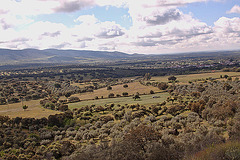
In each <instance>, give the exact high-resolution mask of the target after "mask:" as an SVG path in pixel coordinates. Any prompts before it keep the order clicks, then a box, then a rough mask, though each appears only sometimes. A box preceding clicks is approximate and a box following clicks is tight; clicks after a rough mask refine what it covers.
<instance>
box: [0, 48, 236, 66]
mask: <svg viewBox="0 0 240 160" xmlns="http://www.w3.org/2000/svg"><path fill="white" fill-rule="evenodd" d="M231 55H235V56H236V55H240V51H215V52H193V53H181V54H165V55H156V54H153V55H146V54H145V55H144V54H127V53H123V52H107V51H90V50H58V49H45V50H38V49H23V50H11V49H0V65H8V64H29V63H33V64H34V63H37V64H44V63H45V64H46V63H48V64H64V63H91V62H114V61H122V60H146V59H151V60H157V59H161V60H163V59H186V58H196V57H219V56H231Z"/></svg>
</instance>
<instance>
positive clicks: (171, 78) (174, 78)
mask: <svg viewBox="0 0 240 160" xmlns="http://www.w3.org/2000/svg"><path fill="white" fill-rule="evenodd" d="M168 80H169V81H173V82H174V81H176V80H177V78H176V77H175V76H170V77H168Z"/></svg>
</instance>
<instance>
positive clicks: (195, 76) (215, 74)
mask: <svg viewBox="0 0 240 160" xmlns="http://www.w3.org/2000/svg"><path fill="white" fill-rule="evenodd" d="M220 75H228V76H233V77H239V76H240V73H239V72H211V73H201V74H189V75H177V76H175V77H176V78H177V80H178V81H179V82H180V83H188V82H189V81H193V80H197V79H206V78H209V77H212V78H220ZM168 77H169V76H161V77H152V79H151V80H153V81H158V82H168Z"/></svg>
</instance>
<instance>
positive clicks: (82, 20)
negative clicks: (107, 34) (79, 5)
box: [74, 15, 99, 25]
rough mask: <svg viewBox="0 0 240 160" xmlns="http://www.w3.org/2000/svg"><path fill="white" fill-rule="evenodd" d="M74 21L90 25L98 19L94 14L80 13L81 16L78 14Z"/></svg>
mask: <svg viewBox="0 0 240 160" xmlns="http://www.w3.org/2000/svg"><path fill="white" fill-rule="evenodd" d="M74 22H80V23H84V24H87V25H91V24H95V23H97V22H99V21H98V19H97V18H96V17H95V16H94V15H82V16H79V17H78V18H77V19H75V20H74Z"/></svg>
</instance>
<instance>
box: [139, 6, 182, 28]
mask: <svg viewBox="0 0 240 160" xmlns="http://www.w3.org/2000/svg"><path fill="white" fill-rule="evenodd" d="M180 18H181V14H180V12H178V11H177V10H173V9H171V10H168V11H167V12H165V13H164V14H163V15H158V14H157V15H152V16H151V17H145V18H144V21H146V22H147V23H148V24H150V25H163V24H166V23H168V22H170V21H172V20H179V19H180Z"/></svg>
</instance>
